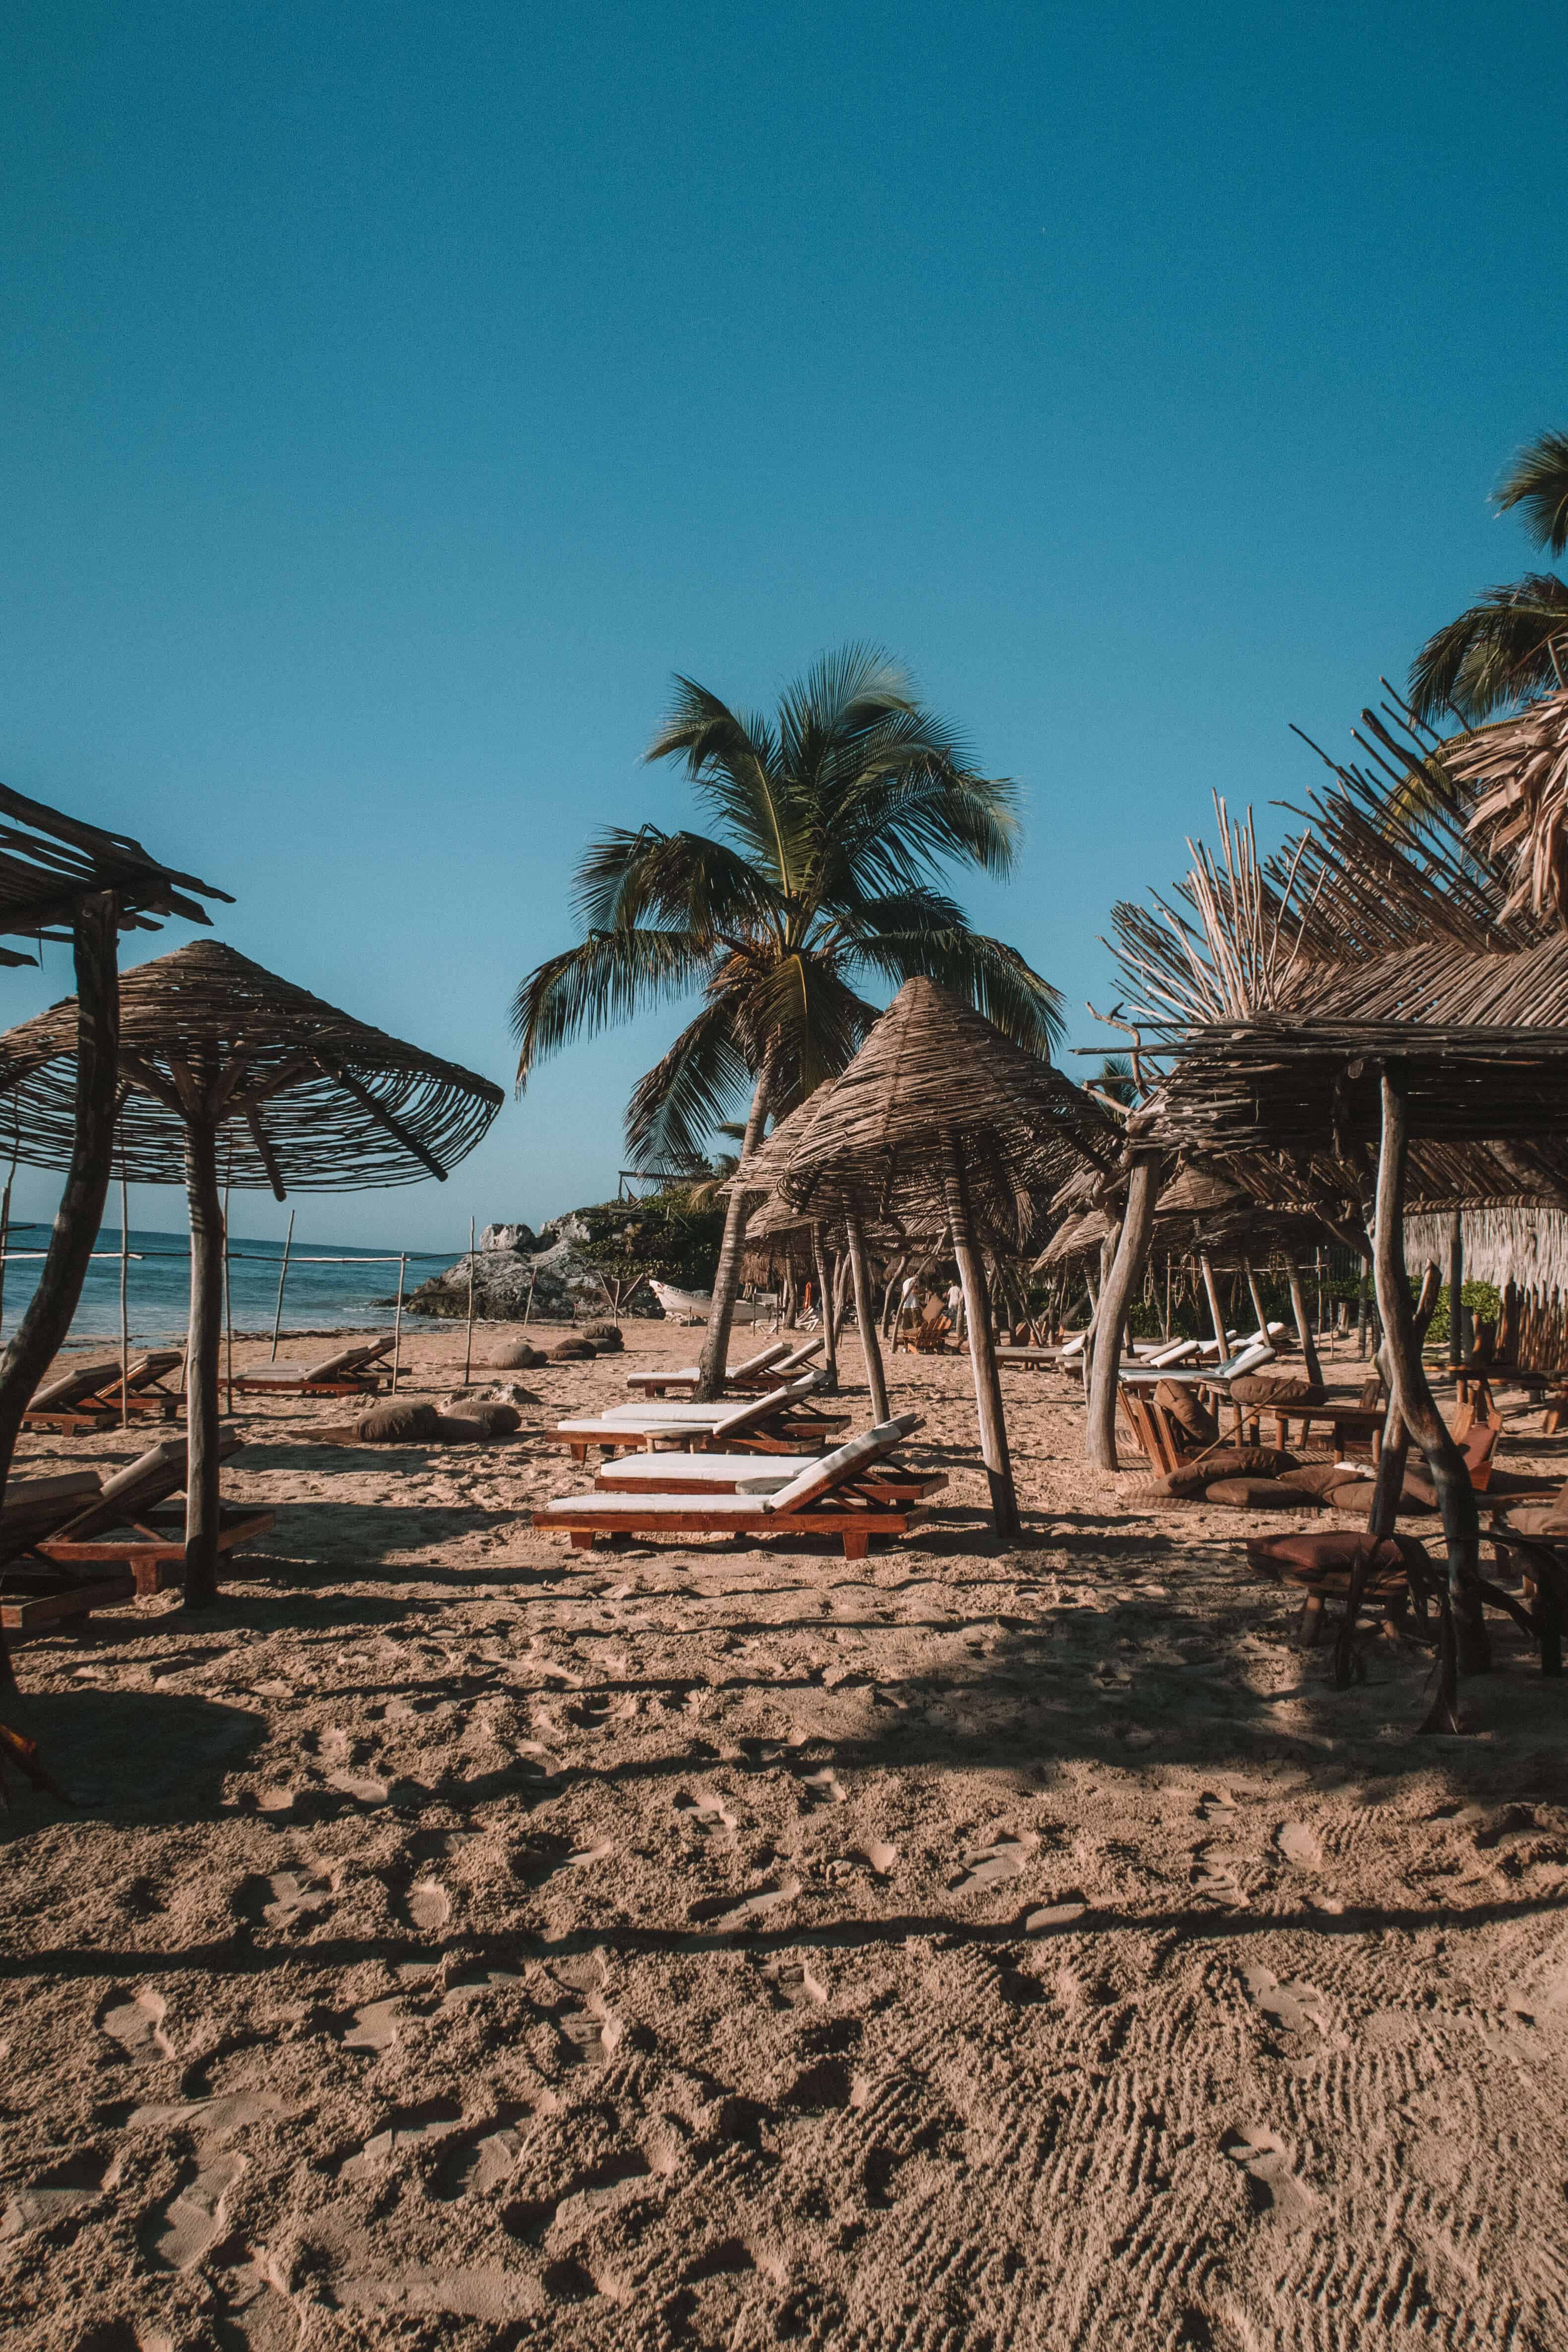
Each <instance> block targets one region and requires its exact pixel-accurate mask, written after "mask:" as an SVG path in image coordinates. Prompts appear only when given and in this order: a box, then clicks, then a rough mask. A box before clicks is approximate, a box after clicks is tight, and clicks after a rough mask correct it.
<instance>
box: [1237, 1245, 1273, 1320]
mask: <svg viewBox="0 0 1568 2352" xmlns="http://www.w3.org/2000/svg"><path fill="white" fill-rule="evenodd" d="M1242 1272H1243V1273H1244V1274H1245V1275H1246V1276H1247V1288H1248V1291H1249V1294H1250V1296H1251V1299H1252V1312H1253V1314H1254V1315H1256V1317H1257V1318H1258V1328H1259V1330H1260V1333H1261V1334H1262V1336H1263V1338H1264V1339H1267V1338H1268V1336H1269V1310H1268V1308H1267V1307H1265V1306H1264V1304H1263V1294H1262V1292H1261V1291H1260V1289H1259V1287H1258V1277H1257V1276H1256V1275H1255V1274H1254V1273H1253V1271H1252V1262H1251V1260H1250V1259H1246V1260H1245V1261H1244V1262H1243V1265H1242Z"/></svg>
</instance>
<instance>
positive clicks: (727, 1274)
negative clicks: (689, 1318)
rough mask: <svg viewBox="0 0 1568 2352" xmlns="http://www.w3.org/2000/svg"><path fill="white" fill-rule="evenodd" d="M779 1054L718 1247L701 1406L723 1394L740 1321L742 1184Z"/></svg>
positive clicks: (701, 1366)
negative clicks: (733, 1330) (733, 1329)
mask: <svg viewBox="0 0 1568 2352" xmlns="http://www.w3.org/2000/svg"><path fill="white" fill-rule="evenodd" d="M774 1068H775V1055H774V1052H773V1049H772V1047H771V1046H769V1048H768V1052H767V1054H766V1055H764V1056H763V1062H762V1067H761V1069H760V1070H759V1071H758V1076H757V1086H756V1089H755V1091H754V1093H753V1095H752V1097H751V1109H750V1111H749V1112H748V1114H747V1121H746V1140H745V1142H744V1143H743V1144H742V1145H741V1147H740V1166H739V1168H738V1169H737V1171H736V1179H735V1181H734V1184H733V1187H732V1189H731V1192H730V1194H729V1200H728V1202H727V1207H726V1209H725V1214H724V1236H723V1239H722V1240H721V1241H720V1243H719V1245H718V1265H716V1268H715V1269H714V1277H713V1304H712V1306H711V1307H709V1308H708V1318H707V1332H706V1337H705V1338H704V1339H703V1350H702V1354H701V1355H700V1356H699V1357H698V1358H697V1381H696V1386H695V1389H694V1390H693V1391H692V1394H693V1396H694V1397H695V1399H696V1400H697V1402H699V1403H704V1404H706V1403H710V1402H712V1400H713V1399H714V1398H715V1397H716V1396H722V1395H723V1393H724V1375H725V1367H726V1366H727V1363H728V1361H729V1327H730V1324H731V1322H732V1321H733V1320H734V1318H735V1301H736V1296H737V1292H738V1291H739V1289H740V1261H741V1255H742V1248H741V1244H742V1241H743V1238H744V1236H745V1233H746V1214H747V1205H748V1203H749V1202H751V1201H752V1200H753V1199H754V1198H755V1195H754V1194H752V1193H749V1192H744V1191H743V1190H742V1189H741V1185H740V1182H739V1179H740V1178H741V1177H742V1176H744V1175H745V1173H746V1163H747V1160H749V1159H751V1158H752V1157H753V1155H754V1154H755V1152H756V1150H757V1149H758V1145H759V1144H760V1143H761V1141H762V1130H763V1129H764V1128H765V1127H766V1126H767V1124H768V1097H769V1096H770V1095H771V1094H772V1092H773V1072H774Z"/></svg>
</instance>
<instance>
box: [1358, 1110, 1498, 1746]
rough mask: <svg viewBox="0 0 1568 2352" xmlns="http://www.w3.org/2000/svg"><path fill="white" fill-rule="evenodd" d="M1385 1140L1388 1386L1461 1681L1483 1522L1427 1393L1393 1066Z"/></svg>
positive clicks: (1382, 1190)
mask: <svg viewBox="0 0 1568 2352" xmlns="http://www.w3.org/2000/svg"><path fill="white" fill-rule="evenodd" d="M1382 1108H1383V1132H1382V1140H1381V1146H1380V1149H1379V1152H1378V1161H1377V1230H1376V1233H1375V1237H1374V1249H1373V1272H1374V1276H1375V1281H1376V1285H1377V1308H1378V1313H1379V1315H1380V1317H1381V1318H1382V1322H1383V1330H1384V1346H1385V1349H1386V1352H1387V1359H1388V1378H1389V1386H1390V1389H1391V1391H1392V1392H1393V1397H1394V1402H1396V1404H1397V1406H1398V1408H1399V1414H1400V1418H1401V1420H1402V1421H1403V1422H1404V1423H1405V1425H1406V1428H1407V1429H1408V1430H1409V1432H1410V1434H1411V1436H1412V1437H1413V1438H1414V1439H1415V1440H1416V1444H1417V1445H1418V1446H1419V1447H1420V1448H1421V1451H1422V1453H1423V1454H1425V1455H1426V1457H1427V1469H1428V1471H1429V1472H1430V1473H1431V1478H1432V1484H1433V1486H1435V1487H1436V1489H1437V1506H1438V1508H1439V1510H1440V1511H1441V1513H1442V1517H1443V1537H1444V1540H1445V1542H1446V1544H1447V1546H1448V1610H1449V1614H1450V1617H1451V1620H1452V1623H1453V1631H1454V1645H1455V1654H1456V1658H1457V1663H1458V1671H1459V1672H1460V1673H1461V1674H1467V1675H1471V1674H1485V1673H1486V1672H1487V1670H1488V1668H1489V1666H1490V1663H1491V1659H1490V1643H1489V1642H1488V1639H1487V1630H1486V1620H1485V1616H1484V1613H1483V1611H1482V1606H1481V1596H1480V1515H1479V1512H1478V1510H1477V1508H1476V1497H1475V1490H1474V1488H1473V1487H1472V1486H1471V1485H1470V1475H1469V1470H1468V1469H1467V1468H1466V1466H1465V1460H1464V1456H1463V1455H1462V1454H1461V1453H1460V1452H1459V1449H1458V1446H1457V1445H1456V1444H1455V1443H1454V1441H1453V1438H1452V1437H1451V1436H1450V1434H1449V1433H1448V1426H1447V1424H1446V1423H1445V1422H1444V1420H1443V1416H1442V1414H1441V1413H1440V1412H1438V1411H1437V1402H1436V1400H1435V1399H1434V1397H1433V1395H1432V1391H1431V1390H1430V1389H1429V1388H1428V1386H1427V1374H1426V1370H1425V1368H1424V1367H1423V1365H1422V1362H1421V1343H1420V1340H1419V1339H1418V1337H1417V1336H1416V1319H1415V1314H1414V1311H1413V1308H1412V1306H1411V1300H1410V1284H1409V1280H1408V1277H1407V1276H1406V1271H1405V1171H1406V1158H1407V1154H1408V1137H1409V1128H1408V1119H1407V1111H1406V1097H1405V1087H1404V1081H1403V1076H1402V1074H1401V1072H1400V1071H1399V1069H1398V1067H1397V1066H1396V1065H1385V1068H1384V1071H1383V1075H1382ZM1448 1698H1449V1695H1448V1694H1446V1693H1445V1692H1442V1691H1439V1694H1438V1699H1437V1708H1436V1709H1435V1710H1434V1714H1433V1716H1432V1717H1429V1718H1428V1727H1430V1728H1433V1729H1436V1728H1439V1727H1441V1726H1440V1724H1439V1721H1438V1717H1439V1715H1440V1714H1442V1713H1445V1712H1446V1713H1447V1714H1449V1715H1451V1713H1452V1707H1451V1705H1449V1704H1448Z"/></svg>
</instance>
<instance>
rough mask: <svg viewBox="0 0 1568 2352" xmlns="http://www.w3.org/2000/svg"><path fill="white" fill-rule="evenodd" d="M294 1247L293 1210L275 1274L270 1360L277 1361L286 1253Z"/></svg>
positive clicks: (286, 1263) (286, 1261) (285, 1272)
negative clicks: (275, 1302)
mask: <svg viewBox="0 0 1568 2352" xmlns="http://www.w3.org/2000/svg"><path fill="white" fill-rule="evenodd" d="M293 1247H294V1212H293V1210H292V1209H290V1210H289V1212H288V1231H287V1234H286V1235H285V1236H284V1242H283V1264H282V1265H281V1266H280V1267H279V1269H278V1275H277V1313H276V1315H274V1317H273V1318H272V1360H273V1362H274V1363H275V1364H276V1363H277V1335H278V1333H279V1332H280V1331H281V1330H282V1328H283V1286H284V1284H285V1283H286V1282H287V1279H288V1253H289V1251H290V1250H291V1249H292V1248H293Z"/></svg>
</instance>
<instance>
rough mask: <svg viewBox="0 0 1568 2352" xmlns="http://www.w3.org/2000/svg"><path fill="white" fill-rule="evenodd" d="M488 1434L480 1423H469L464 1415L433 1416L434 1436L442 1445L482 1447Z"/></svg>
mask: <svg viewBox="0 0 1568 2352" xmlns="http://www.w3.org/2000/svg"><path fill="white" fill-rule="evenodd" d="M435 1434H436V1436H437V1437H438V1438H439V1439H440V1441H441V1443H442V1444H443V1445H483V1444H484V1443H485V1440H486V1437H487V1436H488V1435H489V1431H488V1430H487V1429H486V1426H485V1424H484V1423H483V1422H482V1421H471V1420H470V1419H469V1417H468V1415H467V1414H466V1413H455V1412H438V1413H437V1414H436V1416H435Z"/></svg>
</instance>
